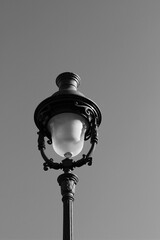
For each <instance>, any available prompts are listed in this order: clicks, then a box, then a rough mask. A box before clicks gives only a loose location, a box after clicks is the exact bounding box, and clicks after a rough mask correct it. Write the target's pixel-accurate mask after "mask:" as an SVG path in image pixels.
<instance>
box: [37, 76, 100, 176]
mask: <svg viewBox="0 0 160 240" xmlns="http://www.w3.org/2000/svg"><path fill="white" fill-rule="evenodd" d="M56 84H57V86H58V87H59V91H58V92H56V93H54V94H53V95H52V96H51V97H49V98H47V99H45V100H44V101H42V102H41V103H40V104H39V105H38V107H37V108H36V110H35V114H34V121H35V124H36V126H37V127H38V129H39V132H38V149H39V151H40V153H41V155H42V158H43V159H44V164H43V167H44V170H45V171H47V170H48V169H49V168H50V169H56V170H59V169H62V170H63V171H64V172H65V173H69V172H71V171H73V169H74V168H76V167H81V166H83V165H85V164H88V165H89V166H91V165H92V157H91V156H92V153H93V151H94V149H95V146H96V144H97V143H98V133H97V129H98V127H99V125H100V123H101V119H102V116H101V112H100V109H99V107H98V106H97V105H96V104H95V103H94V102H93V101H92V100H90V99H88V98H86V97H85V96H84V95H83V94H82V93H80V92H79V91H77V88H78V86H79V85H80V77H79V76H78V75H76V74H74V73H71V72H64V73H62V74H60V75H59V76H58V77H57V79H56ZM61 113H75V114H78V115H80V116H82V117H83V118H84V119H85V121H86V122H87V126H88V127H87V130H86V133H85V138H84V140H88V139H90V143H91V147H90V149H89V151H88V153H87V154H86V155H85V154H83V155H82V158H81V159H79V160H77V161H73V159H70V158H65V159H64V160H62V161H61V162H60V163H57V162H55V161H54V160H53V159H52V158H50V159H49V158H48V157H47V156H46V154H45V138H48V141H47V143H48V144H52V138H51V133H50V131H49V129H48V122H49V120H50V119H51V118H52V117H54V116H56V115H57V114H61Z"/></svg>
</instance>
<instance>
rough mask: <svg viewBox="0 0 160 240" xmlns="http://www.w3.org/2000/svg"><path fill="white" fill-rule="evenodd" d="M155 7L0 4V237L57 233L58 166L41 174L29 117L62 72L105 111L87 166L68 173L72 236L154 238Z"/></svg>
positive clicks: (10, 239) (18, 239)
mask: <svg viewBox="0 0 160 240" xmlns="http://www.w3.org/2000/svg"><path fill="white" fill-rule="evenodd" d="M159 13H160V1H159V0H99V1H95V0H85V1H83V0H81V1H76V0H74V1H73V0H68V1H59V0H26V1H25V0H1V1H0V33H1V38H0V52H1V54H0V111H1V124H0V133H1V138H0V149H1V151H0V156H1V162H0V240H51V239H53V240H59V239H62V202H61V194H60V189H59V186H58V183H57V180H56V179H57V177H58V175H59V174H60V173H61V172H57V171H52V170H49V171H48V172H44V171H43V166H42V163H43V160H42V158H41V156H40V154H39V152H38V150H37V134H36V132H37V129H36V126H35V124H34V121H33V114H34V110H35V108H36V107H37V105H38V104H39V103H40V102H41V101H42V100H43V99H45V98H47V97H48V96H50V95H51V94H52V93H53V92H55V91H57V87H56V84H55V78H56V77H57V76H58V75H59V74H60V73H62V72H64V71H72V72H75V73H77V74H78V75H80V76H81V78H82V83H81V86H80V88H79V90H80V91H81V92H83V93H84V94H85V95H86V96H88V97H89V98H91V99H93V100H94V101H95V102H96V103H97V104H98V105H99V106H100V108H101V110H102V114H103V122H102V125H101V127H100V129H99V145H98V146H97V148H96V151H95V154H94V164H93V166H92V167H88V166H85V167H82V168H80V169H76V170H75V171H74V172H75V173H76V174H77V175H78V176H79V183H78V185H77V187H76V196H75V202H74V236H75V239H76V240H91V239H92V240H128V239H132V240H142V239H143V240H153V239H160V187H159V185H160V111H159V105H160V14H159ZM49 153H50V154H51V157H52V151H50V150H49Z"/></svg>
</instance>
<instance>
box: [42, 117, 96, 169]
mask: <svg viewBox="0 0 160 240" xmlns="http://www.w3.org/2000/svg"><path fill="white" fill-rule="evenodd" d="M38 135H39V137H38V149H39V151H40V153H41V156H42V158H43V159H44V161H45V162H44V164H43V166H44V170H45V171H47V170H48V168H51V169H56V170H58V169H63V171H64V172H69V171H71V170H73V169H74V168H75V167H81V166H83V165H85V164H87V163H88V165H89V166H91V165H92V157H91V155H92V153H93V151H94V149H95V146H96V144H97V143H98V133H97V123H96V119H95V121H94V122H92V131H91V147H90V149H89V151H88V153H87V155H85V154H83V155H82V156H83V157H82V158H81V159H80V160H77V161H73V160H72V159H69V158H65V159H64V160H62V162H61V163H57V162H54V160H53V159H52V158H50V159H49V158H48V157H47V156H46V154H45V152H44V149H45V140H44V134H43V132H38Z"/></svg>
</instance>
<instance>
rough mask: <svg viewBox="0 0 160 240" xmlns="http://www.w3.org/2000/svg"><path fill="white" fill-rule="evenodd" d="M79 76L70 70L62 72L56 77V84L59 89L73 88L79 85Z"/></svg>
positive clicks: (75, 88)
mask: <svg viewBox="0 0 160 240" xmlns="http://www.w3.org/2000/svg"><path fill="white" fill-rule="evenodd" d="M80 82H81V78H80V77H79V76H78V75H77V74H75V73H72V72H64V73H61V74H60V75H58V77H57V78H56V84H57V86H58V87H59V90H60V91H61V90H75V91H77V88H78V87H79V85H80Z"/></svg>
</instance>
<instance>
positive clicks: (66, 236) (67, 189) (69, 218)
mask: <svg viewBox="0 0 160 240" xmlns="http://www.w3.org/2000/svg"><path fill="white" fill-rule="evenodd" d="M57 181H58V183H59V185H60V186H61V194H62V201H63V240H73V201H74V193H75V185H76V184H77V183H78V177H77V176H76V175H74V174H73V173H64V174H61V175H60V176H59V177H58V179H57Z"/></svg>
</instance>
